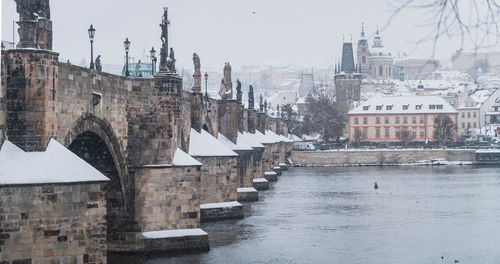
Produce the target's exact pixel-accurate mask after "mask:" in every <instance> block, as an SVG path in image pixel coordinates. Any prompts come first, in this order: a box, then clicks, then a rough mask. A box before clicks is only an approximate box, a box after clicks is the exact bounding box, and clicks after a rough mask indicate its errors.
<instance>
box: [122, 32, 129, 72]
mask: <svg viewBox="0 0 500 264" xmlns="http://www.w3.org/2000/svg"><path fill="white" fill-rule="evenodd" d="M123 46H124V47H125V76H130V73H129V71H128V50H129V49H130V41H129V40H128V38H126V39H125V41H124V42H123Z"/></svg>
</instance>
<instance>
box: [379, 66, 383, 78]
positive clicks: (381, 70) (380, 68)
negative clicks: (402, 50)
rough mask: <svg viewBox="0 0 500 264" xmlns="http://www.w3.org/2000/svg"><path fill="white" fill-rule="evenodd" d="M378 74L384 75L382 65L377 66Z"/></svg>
mask: <svg viewBox="0 0 500 264" xmlns="http://www.w3.org/2000/svg"><path fill="white" fill-rule="evenodd" d="M378 75H379V76H384V68H383V67H382V66H378Z"/></svg>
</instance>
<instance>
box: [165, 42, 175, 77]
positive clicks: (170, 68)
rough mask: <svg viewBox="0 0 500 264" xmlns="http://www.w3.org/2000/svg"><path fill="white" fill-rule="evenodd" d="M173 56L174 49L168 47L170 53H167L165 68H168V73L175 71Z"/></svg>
mask: <svg viewBox="0 0 500 264" xmlns="http://www.w3.org/2000/svg"><path fill="white" fill-rule="evenodd" d="M175 61H176V59H175V56H174V49H173V48H170V55H168V59H167V69H168V72H170V73H175V72H176V71H175Z"/></svg>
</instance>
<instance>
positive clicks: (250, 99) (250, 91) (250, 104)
mask: <svg viewBox="0 0 500 264" xmlns="http://www.w3.org/2000/svg"><path fill="white" fill-rule="evenodd" d="M248 109H254V98H253V86H252V85H250V88H249V89H248Z"/></svg>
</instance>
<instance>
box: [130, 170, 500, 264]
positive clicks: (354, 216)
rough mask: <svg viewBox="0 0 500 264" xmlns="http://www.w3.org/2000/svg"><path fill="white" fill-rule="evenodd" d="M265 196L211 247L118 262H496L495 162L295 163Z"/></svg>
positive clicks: (213, 228) (499, 191)
mask: <svg viewBox="0 0 500 264" xmlns="http://www.w3.org/2000/svg"><path fill="white" fill-rule="evenodd" d="M374 182H377V183H378V185H379V189H378V190H375V189H374V188H373V185H374ZM259 198H260V201H258V202H255V203H248V204H245V210H246V217H245V218H244V219H241V220H228V221H220V222H213V223H207V224H203V225H202V229H204V230H205V231H207V232H208V233H209V236H210V242H211V247H212V249H211V250H210V252H207V253H200V254H194V255H182V256H176V257H161V256H156V257H155V256H149V257H150V258H148V259H144V258H137V259H132V258H130V257H129V258H127V260H128V261H125V262H124V261H122V262H121V263H126V262H128V263H130V262H136V263H252V264H257V263H363V264H367V263H384V264H385V263H419V264H420V263H455V260H458V261H459V263H475V264H478V263H500V168H499V167H473V166H454V167H451V166H450V167H448V166H439V167H349V168H342V167H335V168H291V169H290V170H288V171H286V172H284V174H283V176H281V177H280V178H279V181H278V182H277V183H274V184H273V185H272V187H271V189H270V190H269V191H264V192H260V193H259ZM441 257H443V258H441Z"/></svg>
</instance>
